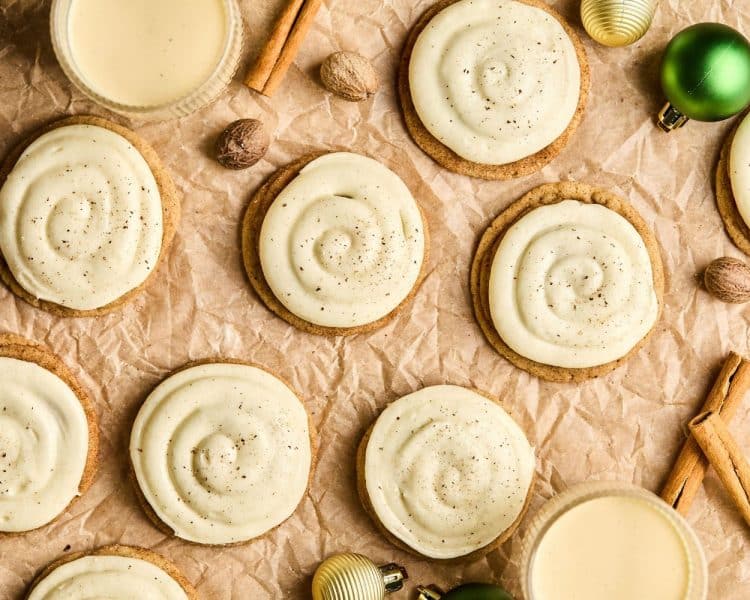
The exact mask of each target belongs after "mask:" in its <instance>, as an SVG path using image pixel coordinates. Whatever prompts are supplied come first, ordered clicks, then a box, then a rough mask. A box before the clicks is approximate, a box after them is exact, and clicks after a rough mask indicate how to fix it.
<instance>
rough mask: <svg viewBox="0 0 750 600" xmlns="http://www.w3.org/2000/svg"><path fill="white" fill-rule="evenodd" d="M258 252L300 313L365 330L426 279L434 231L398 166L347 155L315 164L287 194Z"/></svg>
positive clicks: (280, 294) (276, 288) (269, 217)
mask: <svg viewBox="0 0 750 600" xmlns="http://www.w3.org/2000/svg"><path fill="white" fill-rule="evenodd" d="M258 252H259V255H260V262H261V266H262V270H263V275H264V277H265V279H266V281H267V282H268V285H269V287H270V288H271V290H272V292H273V294H274V296H275V297H276V298H277V299H278V300H279V302H281V303H282V304H283V305H284V306H285V307H286V308H287V309H288V310H289V311H290V312H291V313H293V314H294V315H296V316H297V317H299V318H301V319H303V320H305V321H307V322H309V323H313V324H315V325H320V326H324V327H356V326H360V325H365V324H368V323H372V322H374V321H377V320H378V319H380V318H382V317H384V316H386V315H388V314H389V313H390V312H391V311H393V310H394V309H395V308H396V307H398V306H399V304H400V303H401V302H402V301H403V300H404V299H405V298H406V297H407V296H408V295H409V293H410V292H411V291H412V289H413V288H414V286H415V285H416V284H417V281H418V279H419V276H420V272H421V268H422V262H423V260H424V254H425V230H424V224H423V221H422V215H421V212H420V210H419V207H418V206H417V204H416V202H415V201H414V198H413V197H412V195H411V192H409V189H408V188H407V187H406V185H405V184H404V183H403V181H402V180H401V179H400V178H399V177H398V176H397V175H396V174H395V173H393V172H392V171H391V170H389V169H388V168H386V167H385V166H383V165H382V164H380V163H379V162H377V161H375V160H372V159H370V158H367V157H364V156H360V155H358V154H351V153H347V152H338V153H333V154H326V155H324V156H321V157H319V158H316V159H315V160H313V161H312V162H310V163H308V164H307V165H306V166H305V167H304V168H302V170H301V171H300V172H299V174H298V175H297V176H296V177H295V178H294V179H293V180H292V181H291V183H289V184H288V185H287V186H286V187H285V188H284V189H283V190H282V191H281V193H279V194H278V196H277V197H276V199H275V200H274V201H273V203H272V204H271V206H270V208H269V209H268V211H267V213H266V215H265V218H264V220H263V224H262V228H261V231H260V237H259V242H258Z"/></svg>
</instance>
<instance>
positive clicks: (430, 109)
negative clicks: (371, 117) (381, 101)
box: [409, 0, 581, 165]
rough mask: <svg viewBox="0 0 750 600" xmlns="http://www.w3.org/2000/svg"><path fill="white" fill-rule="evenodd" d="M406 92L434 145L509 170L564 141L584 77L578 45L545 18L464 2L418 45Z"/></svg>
mask: <svg viewBox="0 0 750 600" xmlns="http://www.w3.org/2000/svg"><path fill="white" fill-rule="evenodd" d="M409 87H410V91H411V97H412V101H413V103H414V108H415V110H416V112H417V114H418V115H419V118H420V120H421V121H422V123H423V124H424V126H425V128H426V129H427V130H428V131H429V132H430V133H431V134H432V135H433V136H434V137H435V138H436V139H437V140H439V141H440V142H442V143H443V144H445V146H447V147H448V148H450V149H451V150H453V151H454V152H455V153H456V154H458V155H459V156H460V157H462V158H464V159H467V160H469V161H472V162H475V163H481V164H487V165H502V164H507V163H511V162H514V161H517V160H520V159H522V158H525V157H527V156H530V155H532V154H534V153H536V152H538V151H540V150H542V149H543V148H545V147H546V146H548V145H549V144H551V143H552V142H553V141H554V140H555V139H557V138H558V137H559V136H560V135H561V134H562V133H563V132H564V131H565V129H566V128H567V126H568V124H569V123H570V121H571V120H572V118H573V116H574V114H575V112H576V109H577V106H578V100H579V95H580V92H581V70H580V65H579V62H578V58H577V55H576V49H575V47H574V45H573V43H572V41H571V39H570V38H569V36H568V34H567V33H566V31H565V29H564V28H563V27H562V25H561V24H560V22H559V21H558V20H557V19H556V18H555V17H553V16H552V15H551V14H549V13H548V12H546V11H544V10H542V9H541V8H537V7H535V6H529V5H527V4H524V3H521V2H516V1H514V0H460V1H459V2H456V3H454V4H451V5H450V6H448V7H446V8H444V9H443V10H442V11H440V12H439V13H438V14H437V15H436V16H435V17H433V18H432V20H431V21H430V22H429V24H428V25H427V26H426V27H425V29H424V30H423V31H422V32H421V34H420V35H419V37H418V39H417V41H416V43H415V45H414V48H413V51H412V55H411V60H410V62H409Z"/></svg>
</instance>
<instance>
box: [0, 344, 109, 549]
mask: <svg viewBox="0 0 750 600" xmlns="http://www.w3.org/2000/svg"><path fill="white" fill-rule="evenodd" d="M0 357H3V358H14V359H16V360H21V361H24V362H30V363H34V364H36V365H38V366H39V367H41V368H43V369H45V370H47V371H49V372H50V373H52V374H53V375H56V376H57V377H59V378H60V379H61V380H62V381H63V382H64V383H65V384H66V385H67V386H68V387H69V388H70V389H71V390H73V393H74V394H75V396H76V398H78V401H79V402H80V404H81V406H82V408H83V412H84V414H85V415H86V423H87V426H88V450H87V453H86V462H85V463H84V468H83V473H82V474H81V480H80V482H79V483H78V495H76V496H73V498H72V499H71V501H70V502H69V503H68V504H67V505H66V506H65V508H64V509H63V510H62V511H60V512H59V513H58V514H57V515H55V517H53V518H52V519H51V520H49V521H48V522H47V523H44V524H42V525H39V527H35V528H33V529H27V530H24V531H0V540H2V539H3V538H4V537H5V538H11V537H20V536H23V535H26V534H28V533H30V532H32V531H38V530H40V529H42V528H44V527H47V526H48V525H50V524H52V523H54V522H55V521H57V519H59V518H60V517H61V516H62V515H63V514H65V513H66V512H67V511H68V510H70V508H71V507H72V506H73V505H74V504H75V503H76V502H77V501H78V500H79V499H80V498H81V497H82V496H83V494H84V493H86V492H87V491H88V490H89V488H91V485H92V484H93V483H94V479H95V478H96V475H97V472H98V470H99V420H98V418H97V416H96V411H95V410H94V403H93V401H92V400H91V397H90V396H89V394H88V393H87V392H86V391H85V390H84V388H83V386H82V385H81V384H80V383H79V381H78V379H76V377H75V376H74V375H73V373H72V372H71V371H70V369H69V368H68V367H67V365H66V364H65V363H64V362H63V361H62V359H61V358H60V357H59V356H57V355H56V354H55V353H53V352H52V350H50V349H49V348H47V347H46V346H44V345H43V344H40V343H38V342H35V341H33V340H30V339H27V338H24V337H22V336H20V335H16V334H14V333H0Z"/></svg>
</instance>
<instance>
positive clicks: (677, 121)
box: [656, 102, 690, 133]
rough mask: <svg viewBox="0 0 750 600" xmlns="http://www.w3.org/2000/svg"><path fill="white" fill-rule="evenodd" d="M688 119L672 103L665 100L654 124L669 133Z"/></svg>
mask: <svg viewBox="0 0 750 600" xmlns="http://www.w3.org/2000/svg"><path fill="white" fill-rule="evenodd" d="M689 120H690V119H689V118H688V117H687V116H686V115H684V114H682V113H681V112H680V111H679V110H677V109H676V108H675V107H674V106H673V105H672V104H670V103H669V102H667V103H666V104H665V105H664V106H663V107H662V109H661V110H660V111H659V115H658V117H657V118H656V124H657V125H658V126H659V129H661V130H662V131H665V132H667V133H669V132H670V131H673V130H675V129H679V128H680V127H682V126H683V125H684V124H685V123H687V122H688V121H689Z"/></svg>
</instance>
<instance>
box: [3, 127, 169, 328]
mask: <svg viewBox="0 0 750 600" xmlns="http://www.w3.org/2000/svg"><path fill="white" fill-rule="evenodd" d="M68 125H96V126H98V127H103V128H104V129H109V130H110V131H113V132H115V133H117V134H119V135H121V136H122V137H124V138H125V139H126V140H128V141H129V142H130V143H131V144H132V145H133V147H134V148H135V149H136V150H138V152H140V153H141V155H142V156H143V158H144V159H145V160H146V163H147V164H148V166H149V168H150V169H151V172H152V173H153V175H154V179H155V180H156V184H157V187H158V188H159V194H160V196H161V205H162V213H163V217H162V218H163V228H164V230H163V236H162V242H161V252H159V258H158V260H157V263H156V267H155V268H154V269H153V270H152V271H151V273H149V275H148V277H146V280H145V281H144V282H143V283H142V284H141V285H139V286H138V287H136V288H134V289H132V290H130V291H129V292H127V293H126V294H124V295H122V296H120V297H119V298H118V299H117V300H115V301H114V302H110V303H109V304H107V305H105V306H101V307H99V308H94V309H89V310H77V309H75V308H69V307H67V306H62V305H60V304H56V303H54V302H48V301H47V300H40V299H39V298H37V297H36V296H33V295H32V294H30V293H29V292H27V291H26V290H25V289H24V288H23V287H22V286H21V284H20V283H18V282H17V281H16V279H15V278H14V277H13V273H12V272H11V270H10V268H9V267H8V264H7V263H6V262H5V260H4V259H3V257H2V255H0V279H2V280H3V282H4V283H5V285H7V286H8V288H9V289H10V291H12V292H13V293H14V294H15V295H16V296H18V297H19V298H21V299H23V300H25V301H26V302H28V303H29V304H31V305H33V306H36V307H37V308H41V309H43V310H46V311H47V312H50V313H52V314H54V315H58V316H61V317H95V316H98V315H104V314H107V313H109V312H112V311H114V310H117V309H118V308H120V307H121V306H123V305H124V304H126V303H128V302H130V301H131V300H132V299H133V298H135V296H137V295H138V294H139V293H140V292H141V291H142V290H143V288H144V287H145V286H147V285H148V284H149V282H150V281H151V279H152V278H153V277H154V274H155V273H156V272H157V271H158V270H159V266H160V265H161V263H163V262H165V261H164V258H165V257H166V256H167V253H168V252H169V248H170V246H171V244H172V240H173V238H174V235H175V232H176V230H177V225H178V222H179V220H180V200H179V194H178V193H177V189H176V188H175V186H174V183H173V182H172V178H171V177H170V176H169V174H168V173H167V171H166V169H165V168H164V166H163V165H162V162H161V160H160V159H159V156H158V155H157V154H156V152H155V151H154V149H153V148H152V147H151V146H150V145H149V144H148V143H146V142H145V141H144V140H143V139H141V138H140V137H139V136H138V135H137V134H136V133H134V132H133V131H131V130H130V129H127V128H125V127H122V126H121V125H118V124H117V123H113V122H112V121H108V120H106V119H102V118H100V117H92V116H85V115H77V116H74V117H68V118H66V119H61V120H59V121H54V122H52V123H50V124H48V125H46V126H44V127H42V128H41V129H39V130H38V131H36V132H34V133H33V134H32V135H31V136H29V137H28V138H26V139H25V140H24V141H23V142H21V143H20V144H18V145H17V146H16V147H15V148H14V149H13V150H11V152H10V154H9V155H8V156H7V157H6V159H5V162H3V164H2V166H1V167H0V187H2V186H3V185H4V184H5V180H6V179H7V177H8V174H9V173H10V172H11V171H12V170H13V167H14V166H15V165H16V162H17V161H18V159H19V158H20V156H21V154H23V152H24V150H26V148H28V147H29V146H30V145H31V143H32V142H34V141H35V140H36V139H37V138H38V137H40V136H42V135H44V134H45V133H48V132H50V131H52V130H53V129H58V128H60V127H66V126H68Z"/></svg>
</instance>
